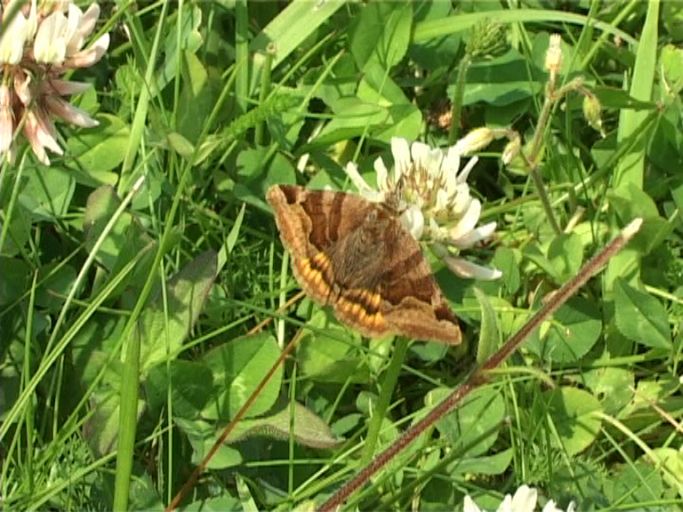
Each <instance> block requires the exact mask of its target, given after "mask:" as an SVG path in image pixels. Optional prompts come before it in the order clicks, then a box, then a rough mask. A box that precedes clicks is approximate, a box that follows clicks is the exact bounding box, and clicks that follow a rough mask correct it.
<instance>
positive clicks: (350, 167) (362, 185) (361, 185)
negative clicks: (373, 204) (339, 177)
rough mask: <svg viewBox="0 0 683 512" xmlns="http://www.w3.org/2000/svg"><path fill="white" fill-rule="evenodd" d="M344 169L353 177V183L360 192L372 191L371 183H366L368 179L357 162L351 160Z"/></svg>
mask: <svg viewBox="0 0 683 512" xmlns="http://www.w3.org/2000/svg"><path fill="white" fill-rule="evenodd" d="M344 170H345V171H346V174H348V176H349V178H351V181H352V182H353V185H354V186H355V187H356V189H357V190H358V192H361V193H362V192H368V191H372V188H371V187H370V185H368V184H367V183H366V181H365V180H364V179H363V177H362V176H361V175H360V173H359V172H358V167H357V166H356V164H354V163H353V162H349V163H348V164H346V168H345V169H344Z"/></svg>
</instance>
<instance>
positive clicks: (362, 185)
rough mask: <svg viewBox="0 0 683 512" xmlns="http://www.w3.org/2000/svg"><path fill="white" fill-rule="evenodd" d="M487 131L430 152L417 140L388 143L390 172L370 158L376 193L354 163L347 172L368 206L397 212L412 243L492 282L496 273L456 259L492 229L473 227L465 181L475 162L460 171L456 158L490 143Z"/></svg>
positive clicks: (475, 217) (474, 203)
mask: <svg viewBox="0 0 683 512" xmlns="http://www.w3.org/2000/svg"><path fill="white" fill-rule="evenodd" d="M492 138H493V137H492V135H491V130H489V129H488V128H480V129H477V130H474V131H473V132H470V134H468V135H466V136H465V137H464V138H463V139H461V140H460V141H458V142H457V143H456V144H455V145H454V146H452V147H451V148H449V149H448V150H447V151H445V152H444V151H442V150H441V149H433V148H431V147H429V146H428V145H426V144H423V143H421V142H413V143H412V145H409V144H408V141H406V140H405V139H402V138H398V137H394V138H392V139H391V152H392V154H393V157H394V168H393V173H391V174H390V173H389V170H388V169H387V167H386V165H385V164H384V161H383V160H382V159H381V158H378V159H377V160H375V163H374V168H375V172H376V173H377V190H375V189H373V188H372V187H370V185H368V184H367V183H366V182H365V180H364V179H363V178H362V177H361V175H360V173H359V172H358V169H357V167H356V165H355V164H353V163H349V164H348V165H347V166H346V173H347V174H348V175H349V178H351V181H352V182H353V184H354V185H355V187H356V188H357V189H358V191H359V192H360V194H361V195H362V196H363V197H364V198H365V199H367V200H369V201H373V202H385V203H387V204H389V205H390V206H391V207H392V208H394V209H395V210H396V211H397V212H399V215H400V219H401V223H402V224H403V226H404V227H405V228H406V230H408V232H410V234H411V235H412V236H413V238H415V239H416V240H425V241H426V242H428V243H430V244H431V246H432V248H433V249H434V252H435V253H436V254H437V255H438V256H439V257H440V258H441V259H443V261H444V263H445V264H446V265H447V266H448V267H449V269H451V270H452V271H453V272H455V273H456V274H458V275H459V276H461V277H466V278H475V279H497V278H498V277H500V276H501V272H500V271H498V270H495V269H490V268H486V267H482V266H480V265H476V264H474V263H472V262H469V261H466V260H464V259H462V258H459V257H458V253H459V251H460V250H462V249H468V248H470V247H472V246H473V245H475V244H476V243H477V242H479V241H481V240H485V239H487V238H489V237H490V236H491V235H492V234H493V232H494V231H495V229H496V223H495V222H490V223H488V224H485V225H483V226H479V227H477V223H478V222H479V217H480V215H481V202H480V201H479V200H478V199H476V198H473V197H471V195H470V189H469V186H468V185H467V177H468V176H469V173H470V171H471V170H472V168H473V167H474V165H475V164H476V162H477V159H476V158H471V159H470V160H469V162H468V163H467V165H465V166H464V167H463V168H462V169H461V168H460V158H461V156H463V155H466V154H469V153H471V152H473V151H476V150H477V149H480V148H481V147H483V146H485V145H486V144H488V143H489V142H491V140H492Z"/></svg>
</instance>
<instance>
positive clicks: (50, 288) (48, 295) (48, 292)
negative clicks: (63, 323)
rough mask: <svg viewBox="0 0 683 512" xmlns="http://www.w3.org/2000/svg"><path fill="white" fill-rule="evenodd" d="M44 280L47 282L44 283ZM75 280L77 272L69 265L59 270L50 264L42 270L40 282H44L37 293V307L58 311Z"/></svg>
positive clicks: (39, 277)
mask: <svg viewBox="0 0 683 512" xmlns="http://www.w3.org/2000/svg"><path fill="white" fill-rule="evenodd" d="M48 276H49V277H48ZM4 277H5V276H4V275H3V278H4ZM43 279H45V280H44V281H43ZM75 280H76V270H75V269H74V268H73V267H72V266H71V265H68V264H67V265H63V266H61V267H59V268H57V265H55V264H50V265H47V266H46V267H44V268H41V269H40V273H39V275H38V281H39V282H40V281H43V282H42V284H41V285H40V287H39V288H38V291H37V293H36V305H39V306H41V307H44V308H46V309H48V310H50V311H58V310H59V308H61V307H62V305H63V304H64V300H65V298H66V297H67V295H68V294H69V291H71V287H72V286H73V283H74V281H75ZM0 302H2V301H0Z"/></svg>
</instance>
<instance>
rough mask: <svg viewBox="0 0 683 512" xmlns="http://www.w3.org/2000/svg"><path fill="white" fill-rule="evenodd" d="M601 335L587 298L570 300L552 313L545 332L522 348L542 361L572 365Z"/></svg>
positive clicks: (599, 320) (595, 312) (596, 314)
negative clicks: (525, 348)
mask: <svg viewBox="0 0 683 512" xmlns="http://www.w3.org/2000/svg"><path fill="white" fill-rule="evenodd" d="M601 332H602V318H601V316H600V310H599V308H598V307H597V306H596V305H595V303H593V302H591V301H589V300H588V299H585V298H583V297H574V298H573V299H570V300H569V301H568V302H567V303H566V304H564V305H563V306H562V307H560V309H559V310H558V311H557V313H555V315H554V316H553V318H552V319H551V320H550V321H549V328H548V329H547V331H545V332H544V333H543V335H541V333H540V332H538V331H537V332H536V333H534V334H532V336H531V337H530V339H529V341H528V342H527V343H526V345H525V346H526V347H527V349H528V350H529V351H531V352H533V353H534V354H536V355H537V356H539V357H541V358H542V359H544V360H546V361H553V362H554V363H560V364H567V363H575V362H577V361H578V360H579V359H580V358H581V357H582V356H584V355H586V354H587V353H588V351H589V350H590V349H591V348H592V347H593V345H595V342H596V341H598V338H599V337H600V333H601Z"/></svg>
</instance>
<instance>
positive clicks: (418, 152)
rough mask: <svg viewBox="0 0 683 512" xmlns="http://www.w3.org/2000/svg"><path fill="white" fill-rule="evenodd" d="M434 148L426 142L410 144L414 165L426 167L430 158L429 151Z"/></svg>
mask: <svg viewBox="0 0 683 512" xmlns="http://www.w3.org/2000/svg"><path fill="white" fill-rule="evenodd" d="M431 150H432V148H430V147H429V146H428V145H427V144H425V143H424V142H413V143H412V145H411V146H410V156H411V157H412V162H413V165H416V166H419V167H422V168H424V167H426V165H425V164H426V163H427V160H428V158H429V152H430V151H431Z"/></svg>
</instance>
